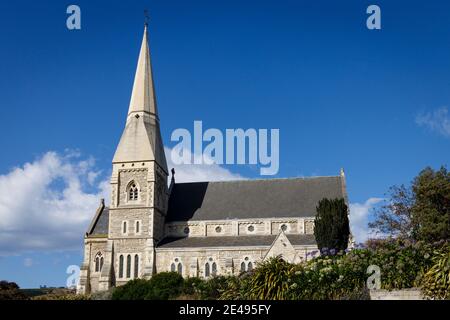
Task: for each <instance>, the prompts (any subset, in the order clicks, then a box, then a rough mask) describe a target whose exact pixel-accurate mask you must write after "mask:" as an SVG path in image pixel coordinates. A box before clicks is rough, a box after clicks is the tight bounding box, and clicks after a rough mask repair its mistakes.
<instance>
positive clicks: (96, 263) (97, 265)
mask: <svg viewBox="0 0 450 320" xmlns="http://www.w3.org/2000/svg"><path fill="white" fill-rule="evenodd" d="M99 267H100V258H99V257H96V258H95V272H98V271H99Z"/></svg>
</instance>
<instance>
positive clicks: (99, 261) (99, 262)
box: [95, 252, 103, 272]
mask: <svg viewBox="0 0 450 320" xmlns="http://www.w3.org/2000/svg"><path fill="white" fill-rule="evenodd" d="M102 268H103V256H102V254H101V252H99V253H97V254H96V255H95V272H101V271H102Z"/></svg>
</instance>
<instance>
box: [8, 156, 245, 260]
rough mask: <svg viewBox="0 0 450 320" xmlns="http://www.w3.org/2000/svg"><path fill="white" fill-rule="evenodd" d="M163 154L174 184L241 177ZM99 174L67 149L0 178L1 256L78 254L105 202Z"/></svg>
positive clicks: (90, 161) (88, 161) (92, 163)
mask: <svg viewBox="0 0 450 320" xmlns="http://www.w3.org/2000/svg"><path fill="white" fill-rule="evenodd" d="M165 151H166V154H167V160H168V166H169V168H172V167H174V168H175V170H176V174H175V177H176V181H177V182H187V181H214V180H216V181H217V180H236V179H243V177H242V176H240V175H238V174H234V173H231V172H230V171H229V170H227V169H225V168H222V167H220V166H218V165H206V164H205V165H174V164H173V163H172V161H170V149H168V148H166V149H165ZM100 173H101V171H98V170H95V160H94V159H93V158H92V157H90V158H87V159H82V157H81V153H80V152H78V151H73V150H72V151H71V150H68V151H65V152H64V153H63V154H60V153H57V152H47V153H45V154H44V155H43V156H42V157H40V158H38V159H36V160H35V161H33V162H31V163H26V164H25V165H23V166H22V167H19V168H15V169H13V170H11V171H10V172H9V173H7V174H4V175H0V256H1V255H11V254H21V253H24V252H33V251H51V250H80V249H81V245H82V238H83V234H84V232H85V231H86V229H87V226H88V225H89V223H90V221H91V219H92V218H93V216H94V214H95V210H96V209H97V207H98V205H99V201H100V198H105V199H106V203H107V204H108V203H109V201H108V199H109V177H104V178H106V179H105V180H99V178H100V177H101V176H102V175H101V174H100ZM25 260H26V259H25ZM28 263H30V264H32V263H33V261H32V260H26V261H24V264H25V265H26V264H28Z"/></svg>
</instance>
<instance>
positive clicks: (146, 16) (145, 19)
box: [144, 9, 150, 26]
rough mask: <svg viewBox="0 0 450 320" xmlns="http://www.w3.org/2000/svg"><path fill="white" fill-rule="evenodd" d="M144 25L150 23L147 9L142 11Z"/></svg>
mask: <svg viewBox="0 0 450 320" xmlns="http://www.w3.org/2000/svg"><path fill="white" fill-rule="evenodd" d="M144 21H145V22H144V24H145V25H146V26H148V22H149V21H150V15H149V14H148V10H147V9H145V10H144Z"/></svg>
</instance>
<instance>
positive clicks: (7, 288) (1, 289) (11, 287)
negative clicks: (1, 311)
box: [0, 280, 28, 300]
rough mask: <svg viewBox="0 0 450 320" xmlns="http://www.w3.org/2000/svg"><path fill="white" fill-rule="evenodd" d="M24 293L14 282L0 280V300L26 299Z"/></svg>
mask: <svg viewBox="0 0 450 320" xmlns="http://www.w3.org/2000/svg"><path fill="white" fill-rule="evenodd" d="M27 299H28V297H27V295H26V294H25V293H23V292H22V291H20V288H19V286H18V285H17V284H16V283H15V282H8V281H4V280H2V281H0V300H27Z"/></svg>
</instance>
